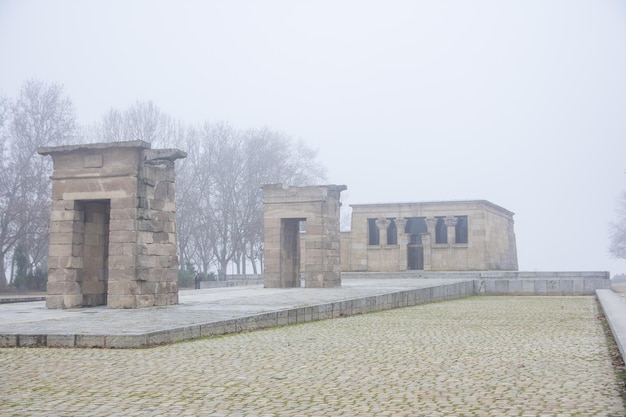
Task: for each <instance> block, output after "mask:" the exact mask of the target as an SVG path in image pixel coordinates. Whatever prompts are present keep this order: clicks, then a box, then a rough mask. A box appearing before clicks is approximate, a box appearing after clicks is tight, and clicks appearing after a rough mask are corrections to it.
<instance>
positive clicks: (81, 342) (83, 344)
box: [75, 334, 106, 348]
mask: <svg viewBox="0 0 626 417" xmlns="http://www.w3.org/2000/svg"><path fill="white" fill-rule="evenodd" d="M105 338H106V336H102V335H85V334H77V335H76V344H75V346H76V347H79V348H104V347H106V341H105Z"/></svg>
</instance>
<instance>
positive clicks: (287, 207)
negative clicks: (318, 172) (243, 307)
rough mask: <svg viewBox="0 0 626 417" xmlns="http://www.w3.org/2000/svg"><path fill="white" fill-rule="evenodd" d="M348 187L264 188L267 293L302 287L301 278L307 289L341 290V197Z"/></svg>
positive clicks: (266, 186) (277, 185)
mask: <svg viewBox="0 0 626 417" xmlns="http://www.w3.org/2000/svg"><path fill="white" fill-rule="evenodd" d="M346 188H347V187H346V186H345V185H320V186H308V187H291V186H288V185H283V184H268V185H264V186H263V187H262V189H263V194H264V240H265V269H264V278H265V287H266V288H291V287H300V286H302V283H301V282H302V281H301V278H302V277H304V286H305V287H307V288H329V287H340V286H341V259H340V256H341V251H340V243H341V238H340V232H339V208H340V205H341V203H340V202H339V196H340V194H341V192H342V191H343V190H345V189H346ZM305 230H306V234H305V233H304V231H305ZM302 253H305V254H306V255H305V256H302V255H301V254H302ZM301 274H303V275H302V276H301Z"/></svg>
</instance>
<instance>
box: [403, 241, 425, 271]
mask: <svg viewBox="0 0 626 417" xmlns="http://www.w3.org/2000/svg"><path fill="white" fill-rule="evenodd" d="M407 269H409V270H423V269H424V246H422V245H409V246H408V247H407Z"/></svg>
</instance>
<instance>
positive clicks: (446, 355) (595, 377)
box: [0, 296, 626, 417]
mask: <svg viewBox="0 0 626 417" xmlns="http://www.w3.org/2000/svg"><path fill="white" fill-rule="evenodd" d="M598 315H599V310H598V306H597V302H596V299H595V298H594V297H592V296H586V297H583V296H581V297H492V296H474V297H469V298H464V299H460V300H453V301H445V302H441V303H434V304H427V305H421V306H416V307H407V308H401V309H395V310H388V311H383V312H378V313H370V314H364V315H358V316H352V317H347V318H338V319H333V320H323V321H316V322H311V323H304V324H297V325H291V326H283V327H277V328H272V329H267V330H261V331H255V332H248V333H241V334H234V335H227V336H222V337H217V338H212V339H201V340H195V341H190V342H183V343H177V344H173V345H167V346H160V347H154V348H149V349H139V350H135V349H124V350H115V349H53V348H39V349H27V348H26V349H25V348H18V349H15V348H5V349H0V375H1V380H2V385H1V388H0V415H2V416H103V417H104V416H246V417H251V416H259V417H262V416H366V417H367V416H430V417H436V416H555V417H556V416H613V417H617V416H624V415H626V408H625V407H624V403H623V402H622V398H621V397H620V394H619V391H618V384H617V379H616V376H615V373H614V369H613V367H612V365H611V360H610V357H609V352H608V348H607V341H606V338H605V335H604V332H603V328H602V325H601V321H600V320H598Z"/></svg>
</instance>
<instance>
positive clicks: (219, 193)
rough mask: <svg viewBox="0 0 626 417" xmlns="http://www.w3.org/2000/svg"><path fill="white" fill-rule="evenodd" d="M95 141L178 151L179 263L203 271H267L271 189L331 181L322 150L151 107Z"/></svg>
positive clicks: (112, 117) (105, 125) (107, 119)
mask: <svg viewBox="0 0 626 417" xmlns="http://www.w3.org/2000/svg"><path fill="white" fill-rule="evenodd" d="M89 135H90V136H91V137H92V138H94V139H97V140H98V141H126V140H136V139H140V140H144V141H147V142H150V143H152V144H153V146H159V147H178V148H180V149H183V150H185V151H186V152H187V155H188V156H187V158H186V159H184V160H181V161H179V162H177V164H176V176H177V178H176V204H177V234H178V249H179V257H180V260H181V264H182V265H187V264H193V265H195V267H196V268H197V269H198V270H199V271H201V272H204V273H207V272H209V269H210V268H211V267H216V268H217V269H218V271H220V272H221V274H220V275H222V274H226V269H227V266H228V265H229V264H231V263H232V264H234V265H236V267H237V272H238V273H240V272H244V273H245V270H246V265H247V264H251V265H252V269H253V271H254V272H255V273H257V272H258V271H259V269H262V265H263V200H262V197H263V196H262V190H261V189H260V186H261V185H262V184H267V183H277V182H282V183H287V184H291V185H304V184H310V183H312V182H315V181H318V180H320V179H322V178H323V177H324V170H323V168H322V167H321V166H320V165H319V163H318V162H317V161H316V157H317V154H316V152H315V151H313V150H311V149H309V148H307V147H306V146H305V145H304V143H302V142H301V141H300V142H296V141H294V140H292V139H291V138H290V137H288V136H286V135H284V134H282V133H280V132H277V131H273V130H271V129H268V128H263V129H250V130H247V131H245V132H244V131H240V130H238V129H236V128H234V127H233V126H231V125H230V124H228V123H226V122H217V123H210V122H205V123H204V124H202V125H201V126H199V127H189V126H184V125H182V124H176V123H174V122H173V121H172V119H171V118H170V117H169V116H167V115H166V114H164V113H163V112H161V111H160V110H159V109H158V108H157V107H156V106H155V105H154V104H153V103H152V102H143V103H142V102H137V103H135V104H134V105H133V106H132V107H131V108H129V109H128V110H126V111H119V110H116V109H111V110H110V111H109V112H108V113H107V114H105V116H104V117H103V119H102V121H101V123H99V124H98V125H96V126H93V127H92V128H91V130H90V132H89Z"/></svg>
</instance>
